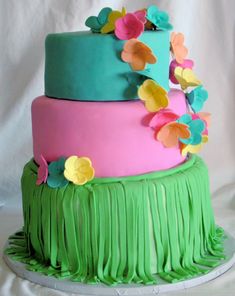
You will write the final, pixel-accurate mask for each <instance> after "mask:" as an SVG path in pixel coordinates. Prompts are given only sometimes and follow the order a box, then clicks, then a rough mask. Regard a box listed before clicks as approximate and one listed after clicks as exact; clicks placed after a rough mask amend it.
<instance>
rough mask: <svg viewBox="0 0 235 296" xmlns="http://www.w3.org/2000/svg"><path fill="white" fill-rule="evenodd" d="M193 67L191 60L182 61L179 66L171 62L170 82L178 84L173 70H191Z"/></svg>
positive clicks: (175, 62)
mask: <svg viewBox="0 0 235 296" xmlns="http://www.w3.org/2000/svg"><path fill="white" fill-rule="evenodd" d="M193 66H194V62H193V61H192V60H184V62H183V63H182V64H179V63H178V62H177V61H176V60H173V61H172V62H171V64H170V81H171V82H172V83H174V84H179V82H178V80H177V79H176V78H175V75H174V73H175V68H176V67H181V68H183V69H191V70H192V68H193Z"/></svg>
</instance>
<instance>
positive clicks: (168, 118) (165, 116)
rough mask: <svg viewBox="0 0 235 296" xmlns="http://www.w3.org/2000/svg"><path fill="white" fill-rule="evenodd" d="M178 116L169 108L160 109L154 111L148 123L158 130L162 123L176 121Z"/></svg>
mask: <svg viewBox="0 0 235 296" xmlns="http://www.w3.org/2000/svg"><path fill="white" fill-rule="evenodd" d="M178 118H179V115H177V114H175V113H174V112H173V111H172V110H171V109H162V110H160V111H158V112H157V113H155V115H154V116H153V117H152V118H151V119H150V121H149V123H148V125H149V127H151V128H153V129H154V130H155V131H156V132H158V131H159V130H160V129H161V128H162V127H163V126H164V125H166V124H168V123H170V122H173V121H176V120H177V119H178Z"/></svg>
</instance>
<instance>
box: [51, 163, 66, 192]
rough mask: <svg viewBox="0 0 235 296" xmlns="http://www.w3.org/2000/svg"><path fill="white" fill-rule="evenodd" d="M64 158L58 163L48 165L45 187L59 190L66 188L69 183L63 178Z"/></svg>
mask: <svg viewBox="0 0 235 296" xmlns="http://www.w3.org/2000/svg"><path fill="white" fill-rule="evenodd" d="M65 160H66V159H65V158H64V157H61V158H60V159H59V160H58V161H53V162H51V163H50V164H49V166H48V170H49V176H48V178H47V185H48V186H49V187H51V188H61V187H64V186H66V185H67V184H68V183H69V181H68V180H66V179H65V177H64V165H65Z"/></svg>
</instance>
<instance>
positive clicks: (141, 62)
mask: <svg viewBox="0 0 235 296" xmlns="http://www.w3.org/2000/svg"><path fill="white" fill-rule="evenodd" d="M121 58H122V60H123V61H124V62H126V63H129V64H130V66H131V68H132V69H133V70H134V71H142V70H144V69H145V66H146V64H147V63H149V64H155V63H156V62H157V58H156V57H155V55H154V54H153V52H152V50H151V49H150V48H149V47H148V46H147V45H145V44H144V43H142V42H141V41H139V40H137V39H131V40H128V41H127V42H126V43H125V45H124V48H123V51H122V54H121Z"/></svg>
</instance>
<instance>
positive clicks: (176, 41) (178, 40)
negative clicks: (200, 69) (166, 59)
mask: <svg viewBox="0 0 235 296" xmlns="http://www.w3.org/2000/svg"><path fill="white" fill-rule="evenodd" d="M171 51H172V53H173V55H174V56H175V59H176V61H177V63H179V64H182V63H183V62H184V59H185V58H186V57H187V55H188V49H187V48H186V47H185V45H184V35H183V34H182V33H175V32H173V33H172V34H171Z"/></svg>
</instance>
